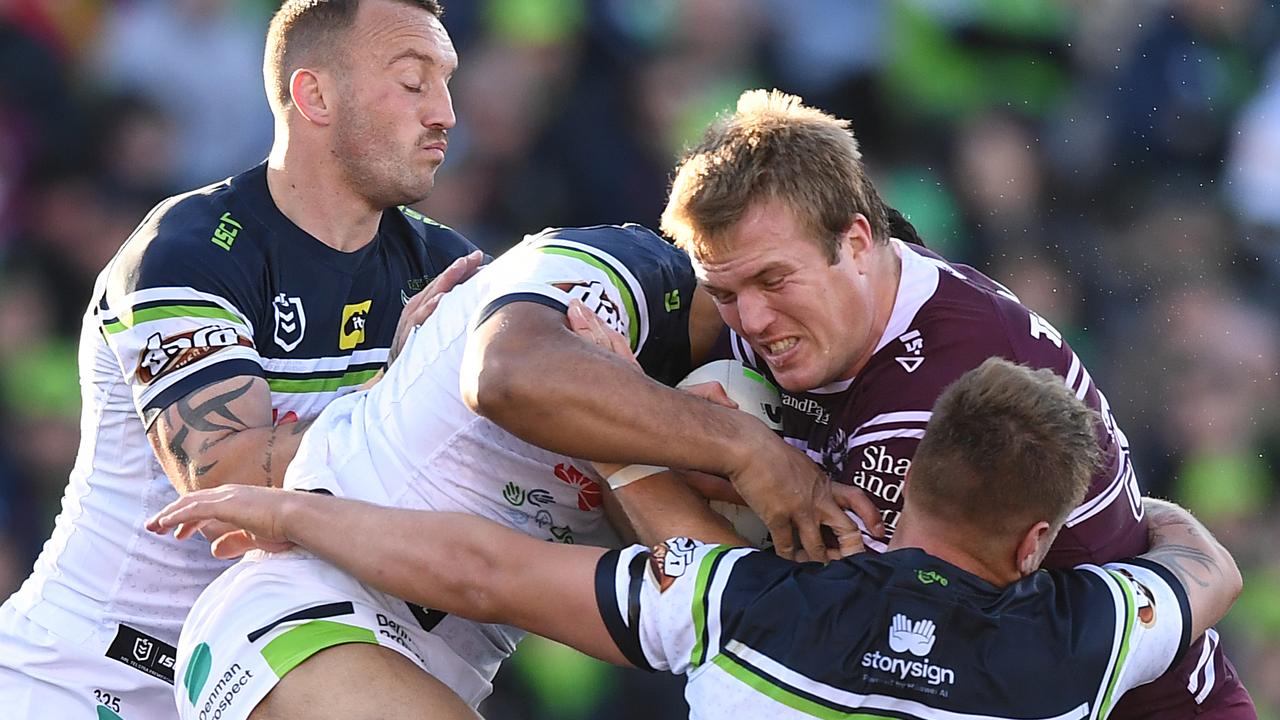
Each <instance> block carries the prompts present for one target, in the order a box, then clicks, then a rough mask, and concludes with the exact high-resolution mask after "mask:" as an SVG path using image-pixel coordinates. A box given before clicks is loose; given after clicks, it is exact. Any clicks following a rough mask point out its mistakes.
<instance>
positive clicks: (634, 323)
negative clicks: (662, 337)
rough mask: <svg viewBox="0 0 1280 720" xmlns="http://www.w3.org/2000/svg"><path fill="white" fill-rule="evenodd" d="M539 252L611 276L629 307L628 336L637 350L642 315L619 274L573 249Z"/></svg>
mask: <svg viewBox="0 0 1280 720" xmlns="http://www.w3.org/2000/svg"><path fill="white" fill-rule="evenodd" d="M538 251H539V252H544V253H547V254H548V255H563V256H564V257H570V258H573V259H575V260H581V261H582V262H584V263H586V264H588V265H590V266H592V267H594V268H597V269H599V270H600V271H601V272H603V273H604V274H605V275H608V276H609V282H611V283H613V286H614V287H615V288H617V289H618V293H619V294H621V295H622V303H623V304H624V305H626V307H627V316H628V317H629V318H631V322H630V323H628V324H627V336H628V339H630V340H631V349H632V350H635V349H636V346H637V345H639V343H640V313H639V312H638V311H637V310H636V299H635V297H634V296H633V295H632V294H631V287H630V286H628V285H627V283H626V282H624V281H623V279H622V278H621V277H619V276H618V273H616V272H614V271H613V268H611V267H609V266H608V265H605V264H604V263H603V262H601V261H600V260H599V259H597V258H595V257H592V256H591V255H588V254H587V253H584V252H582V251H581V250H574V249H572V248H564V247H558V246H554V245H544V246H542V247H539V248H538Z"/></svg>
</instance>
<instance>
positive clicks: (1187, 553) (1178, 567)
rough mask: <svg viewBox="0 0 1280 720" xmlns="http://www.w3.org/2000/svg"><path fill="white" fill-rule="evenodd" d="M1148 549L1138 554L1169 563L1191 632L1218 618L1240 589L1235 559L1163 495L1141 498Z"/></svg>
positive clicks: (1197, 633) (1196, 633) (1195, 633)
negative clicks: (1182, 592) (1186, 607)
mask: <svg viewBox="0 0 1280 720" xmlns="http://www.w3.org/2000/svg"><path fill="white" fill-rule="evenodd" d="M1142 504H1143V506H1144V507H1145V509H1146V514H1147V522H1148V524H1149V530H1148V532H1149V533H1150V536H1151V549H1150V550H1149V551H1148V552H1147V553H1146V554H1145V555H1143V556H1142V557H1144V558H1146V559H1147V560H1151V561H1153V562H1156V563H1159V564H1161V565H1163V566H1164V567H1166V568H1168V569H1169V572H1171V573H1173V575H1174V577H1176V578H1178V581H1179V582H1181V583H1182V587H1183V588H1184V589H1185V590H1186V592H1187V599H1188V601H1189V603H1190V605H1191V637H1193V638H1197V637H1200V635H1202V634H1203V633H1204V631H1205V630H1206V629H1208V628H1210V627H1212V626H1213V625H1214V624H1215V623H1217V622H1218V621H1219V620H1221V619H1222V618H1223V617H1224V616H1225V615H1226V614H1227V610H1229V609H1230V608H1231V604H1232V603H1234V602H1235V600H1236V598H1237V597H1239V595H1240V590H1241V589H1242V587H1243V580H1242V578H1241V577H1240V570H1239V568H1237V567H1236V563H1235V560H1233V559H1232V557H1231V554H1230V553H1228V552H1227V550H1226V548H1224V547H1222V545H1221V544H1220V543H1219V542H1218V541H1217V540H1216V539H1214V537H1213V535H1211V534H1209V531H1208V530H1206V529H1205V527H1204V526H1203V525H1201V524H1200V522H1199V521H1198V520H1196V519H1195V518H1194V517H1192V516H1191V513H1189V512H1187V511H1186V510H1184V509H1182V508H1180V507H1178V506H1177V505H1174V504H1173V503H1170V502H1165V501H1163V500H1156V499H1154V498H1144V499H1143V501H1142Z"/></svg>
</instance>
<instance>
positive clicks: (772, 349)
mask: <svg viewBox="0 0 1280 720" xmlns="http://www.w3.org/2000/svg"><path fill="white" fill-rule="evenodd" d="M798 342H800V341H799V340H797V339H795V338H793V337H789V338H783V339H782V340H778V341H777V342H771V343H769V345H768V348H769V354H770V355H780V354H782V353H784V352H786V351H788V350H790V349H791V348H793V347H795V345H796V343H798Z"/></svg>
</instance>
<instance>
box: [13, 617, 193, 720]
mask: <svg viewBox="0 0 1280 720" xmlns="http://www.w3.org/2000/svg"><path fill="white" fill-rule="evenodd" d="M113 644H114V641H113V640H112V638H111V636H110V633H108V637H107V638H106V639H103V640H100V641H97V640H95V641H90V642H89V643H86V644H83V645H82V644H79V643H75V642H72V641H70V640H67V639H65V638H62V637H59V636H58V635H55V634H53V633H52V632H50V631H49V630H47V629H45V628H44V627H43V626H41V625H39V624H37V623H35V622H33V621H31V620H29V619H28V618H27V617H26V616H24V615H22V614H21V613H19V612H18V611H17V610H15V609H14V608H13V607H11V606H10V605H5V606H4V607H3V608H0V716H3V717H6V718H31V719H32V720H35V719H36V718H41V719H43V718H49V719H50V720H53V719H54V718H56V719H57V720H61V719H62V718H84V719H85V720H93V719H94V718H96V719H97V720H119V719H121V718H122V719H123V720H173V719H174V718H176V717H177V716H178V711H177V709H176V708H175V707H174V705H173V686H171V685H170V684H169V683H168V682H166V681H164V680H160V679H159V678H156V677H152V676H151V675H148V674H146V673H145V672H142V671H139V670H137V669H135V668H133V667H130V666H129V665H126V664H124V663H123V662H120V661H117V660H113V659H111V658H110V657H108V655H107V653H108V651H109V646H111V645H113ZM130 644H131V645H132V643H130ZM130 650H132V647H131V648H130ZM139 650H141V651H145V652H146V653H147V655H148V658H147V659H152V658H154V657H155V656H156V649H155V647H154V646H146V645H142V646H139Z"/></svg>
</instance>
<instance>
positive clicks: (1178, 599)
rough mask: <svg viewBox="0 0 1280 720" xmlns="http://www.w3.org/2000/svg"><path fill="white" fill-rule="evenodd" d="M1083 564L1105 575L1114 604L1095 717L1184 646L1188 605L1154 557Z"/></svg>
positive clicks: (1151, 676)
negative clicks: (1099, 564) (1107, 661)
mask: <svg viewBox="0 0 1280 720" xmlns="http://www.w3.org/2000/svg"><path fill="white" fill-rule="evenodd" d="M1081 569H1087V570H1088V571H1090V572H1093V573H1095V574H1097V575H1098V577H1100V578H1101V579H1102V580H1103V584H1104V585H1105V586H1106V589H1107V594H1108V595H1109V602H1110V604H1111V605H1112V607H1114V615H1113V617H1114V624H1113V626H1112V628H1113V629H1112V632H1113V639H1112V643H1111V658H1110V661H1109V663H1108V665H1107V672H1106V675H1105V678H1104V680H1103V683H1102V685H1101V687H1100V688H1099V690H1098V697H1097V699H1096V701H1095V706H1096V707H1100V708H1102V712H1101V713H1100V714H1099V715H1098V717H1106V716H1107V713H1109V712H1110V710H1111V708H1112V707H1114V705H1115V703H1116V702H1117V701H1118V700H1119V699H1120V696H1121V695H1123V694H1124V693H1125V692H1126V691H1128V690H1130V689H1132V688H1134V687H1137V686H1139V685H1144V684H1146V683H1149V682H1151V681H1152V680H1155V679H1156V678H1158V677H1160V676H1161V675H1163V674H1164V673H1165V671H1167V670H1168V669H1169V668H1171V667H1173V665H1174V663H1176V662H1177V661H1178V659H1180V658H1181V657H1182V655H1183V653H1185V652H1186V650H1187V646H1188V645H1189V643H1190V641H1191V606H1190V604H1189V602H1188V599H1187V593H1186V590H1185V589H1184V588H1183V587H1182V584H1181V583H1180V582H1179V581H1178V579H1177V578H1175V577H1174V576H1173V574H1172V573H1170V572H1169V570H1168V569H1166V568H1165V567H1163V566H1161V565H1160V564H1158V563H1154V562H1151V561H1149V560H1145V559H1142V558H1138V559H1132V560H1125V561H1123V562H1116V563H1109V564H1107V565H1105V566H1103V567H1097V566H1089V565H1086V566H1081ZM1103 602H1106V601H1103Z"/></svg>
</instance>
